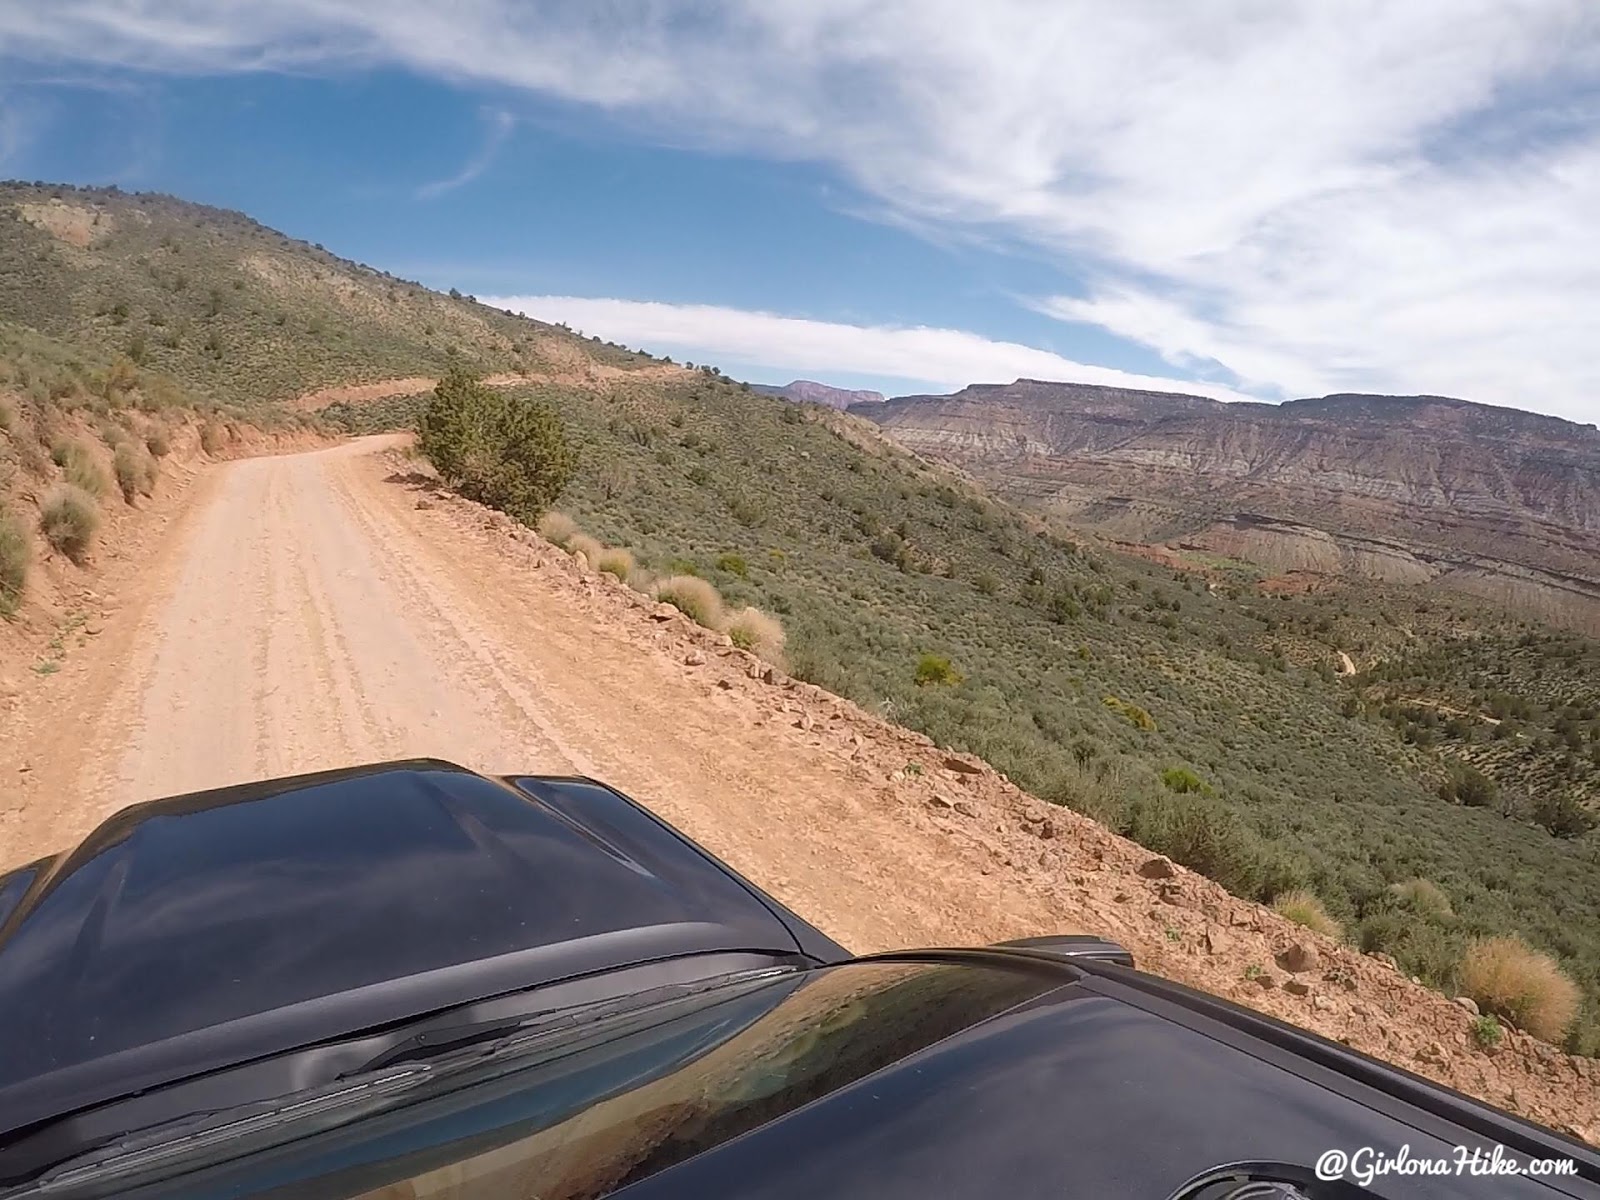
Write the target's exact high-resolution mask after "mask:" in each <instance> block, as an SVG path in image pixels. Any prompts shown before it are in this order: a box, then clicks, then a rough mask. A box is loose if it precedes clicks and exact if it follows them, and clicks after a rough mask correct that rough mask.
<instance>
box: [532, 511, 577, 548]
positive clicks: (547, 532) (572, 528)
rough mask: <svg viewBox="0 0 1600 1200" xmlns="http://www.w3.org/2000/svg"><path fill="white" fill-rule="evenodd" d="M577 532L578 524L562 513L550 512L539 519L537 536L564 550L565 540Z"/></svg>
mask: <svg viewBox="0 0 1600 1200" xmlns="http://www.w3.org/2000/svg"><path fill="white" fill-rule="evenodd" d="M577 532H578V523H577V522H576V521H574V520H573V519H572V518H571V517H569V516H567V514H566V513H564V512H556V511H554V510H551V511H550V512H547V513H545V514H544V515H543V516H542V517H540V518H539V536H540V537H542V538H544V540H545V541H547V542H554V543H555V544H556V545H557V546H560V547H561V548H562V549H565V548H566V545H567V539H568V538H570V537H571V536H572V535H573V534H575V533H577Z"/></svg>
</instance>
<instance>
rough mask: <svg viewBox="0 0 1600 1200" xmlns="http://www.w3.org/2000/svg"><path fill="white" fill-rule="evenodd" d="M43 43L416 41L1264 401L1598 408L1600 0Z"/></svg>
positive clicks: (416, 58) (212, 14) (601, 7)
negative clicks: (808, 167) (1373, 393)
mask: <svg viewBox="0 0 1600 1200" xmlns="http://www.w3.org/2000/svg"><path fill="white" fill-rule="evenodd" d="M0 45H3V46H6V47H8V48H9V51H10V53H12V54H14V55H26V56H30V57H32V58H34V59H37V60H48V61H63V62H83V61H85V60H89V61H94V62H99V63H108V64H118V65H124V66H135V67H143V68H147V69H162V70H177V71H220V70H241V69H243V70H255V69H276V68H284V67H294V68H304V67H306V66H312V65H314V66H321V67H330V68H332V67H347V66H358V65H367V64H392V65H399V66H402V67H405V68H408V69H411V70H415V71H419V72H424V73H429V74H433V75H436V76H441V77H445V78H450V79H457V80H465V81H478V82H481V83H485V84H493V85H497V86H509V87H512V88H523V89H528V90H531V91H534V92H537V93H541V94H544V95H549V96H555V97H559V98H561V99H564V100H567V101H571V102H575V103H580V104H588V105H592V106H597V107H599V108H601V109H603V110H606V111H608V112H610V113H612V114H613V115H614V116H615V117H616V118H617V119H618V120H619V121H624V122H627V123H628V124H629V125H630V126H632V127H634V128H635V129H638V130H641V131H643V132H645V133H659V134H660V135H662V136H664V137H668V138H670V139H671V140H672V141H674V142H675V143H680V144H681V143H698V144H703V145H707V146H712V147H716V148H722V149H732V150H741V151H748V152H753V153H759V154H769V155H774V156H781V157H786V158H799V159H809V160H814V161H818V162H823V163H827V164H830V165H831V166H833V167H834V168H836V169H837V170H838V171H839V172H840V173H841V174H842V175H844V176H845V177H847V178H848V179H849V180H851V181H852V182H853V183H854V184H855V185H856V186H857V187H859V188H860V189H861V191H862V192H863V193H864V194H865V195H866V196H868V197H870V198H871V200H872V201H873V202H875V203H877V204H880V205H882V206H883V207H884V208H885V209H887V210H888V211H889V212H891V213H893V214H895V215H896V216H897V217H898V218H899V219H901V220H903V221H906V222H908V223H913V224H917V225H920V226H921V227H924V228H935V229H946V230H949V229H956V230H961V231H964V232H968V233H976V234H993V235H997V236H1000V237H1003V238H1006V239H1011V240H1021V241H1022V242H1023V243H1024V244H1026V245H1029V246H1031V247H1033V249H1034V251H1035V252H1036V253H1038V254H1041V255H1046V256H1054V257H1058V258H1059V259H1060V260H1061V261H1063V262H1070V263H1071V264H1072V267H1073V274H1074V277H1075V278H1078V279H1083V280H1087V282H1086V284H1084V285H1083V286H1082V287H1080V288H1079V289H1078V290H1077V292H1076V293H1075V294H1072V295H1063V296H1058V297H1047V298H1043V299H1041V301H1040V306H1041V307H1042V308H1044V309H1045V310H1046V311H1049V312H1052V313H1054V314H1055V315H1057V316H1059V317H1061V318H1063V319H1066V320H1072V321H1080V322H1088V323H1092V324H1095V325H1099V326H1102V327H1104V328H1106V329H1109V330H1111V331H1113V332H1114V333H1116V334H1118V335H1120V336H1123V337H1128V338H1133V339H1136V340H1139V341H1141V342H1143V343H1145V344H1147V345H1150V346H1153V347H1156V348H1157V349H1158V350H1160V351H1161V352H1162V353H1163V354H1165V355H1167V356H1168V357H1169V358H1170V359H1171V360H1172V361H1173V362H1174V363H1175V364H1177V365H1179V366H1182V365H1184V364H1187V363H1191V362H1194V361H1206V362H1215V363H1220V364H1221V365H1222V366H1224V367H1225V368H1227V369H1228V370H1230V371H1232V372H1234V373H1236V375H1237V376H1238V377H1239V378H1240V379H1241V380H1242V381H1245V382H1247V383H1248V384H1249V385H1250V386H1253V387H1257V388H1259V389H1261V390H1263V391H1264V392H1266V393H1269V394H1270V393H1273V392H1282V393H1297V392H1304V391H1311V390H1319V389H1322V388H1327V387H1370V388H1385V389H1404V390H1430V391H1452V392H1457V393H1460V394H1465V395H1468V396H1471V397H1473V398H1477V399H1484V400H1491V401H1499V402H1506V403H1520V404H1525V405H1528V406H1531V407H1538V408H1543V409H1546V410H1548V411H1555V412H1561V413H1563V414H1565V415H1569V416H1582V417H1585V418H1586V419H1592V418H1594V417H1595V416H1596V415H1597V410H1600V401H1597V400H1596V397H1600V356H1596V355H1594V354H1593V353H1592V351H1591V350H1590V348H1589V346H1588V342H1589V341H1590V340H1592V338H1591V337H1590V336H1589V332H1590V331H1589V330H1588V328H1587V327H1586V324H1585V321H1584V314H1585V313H1586V312H1588V311H1592V308H1593V304H1594V300H1595V297H1596V295H1600V238H1596V237H1595V236H1594V235H1593V224H1592V218H1590V217H1589V216H1588V214H1591V213H1593V212H1596V211H1600V169H1597V158H1600V119H1597V114H1596V112H1595V100H1596V97H1597V95H1600V6H1596V5H1595V4H1594V3H1593V2H1592V0H1344V2H1342V3H1339V4H1329V3H1326V2H1324V0H1215V2H1214V3H1208V4H1205V5H1186V4H1177V3H1160V2H1157V0H1143V2H1127V0H988V2H986V3H983V4H973V3H971V2H970V0H721V2H715V0H641V2H640V3H638V4H634V5H629V6H616V5H610V4H595V3H591V2H590V0H545V2H542V3H539V4H526V3H521V2H519V0H467V2H465V3H461V4H455V5H448V6H446V5H440V4H438V3H437V0H388V3H385V4H381V5H373V4H369V3H367V2H366V0H279V2H277V3H273V4H269V5H264V4H260V3H257V2H256V0H54V2H53V3H51V4H38V5H6V6H0Z"/></svg>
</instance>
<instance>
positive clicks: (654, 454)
mask: <svg viewBox="0 0 1600 1200" xmlns="http://www.w3.org/2000/svg"><path fill="white" fill-rule="evenodd" d="M528 391H529V393H530V394H531V395H534V396H537V397H539V398H541V399H542V400H544V401H545V402H547V403H549V404H550V405H551V406H552V407H553V408H554V409H555V410H556V411H557V412H559V413H560V414H561V417H562V420H563V422H564V427H565V429H566V431H567V434H568V436H569V437H570V438H571V439H572V441H573V444H574V447H575V450H576V453H577V454H578V456H579V458H580V461H581V463H582V466H581V467H580V468H579V469H578V470H577V471H576V472H575V474H574V476H573V479H572V481H571V483H570V484H569V486H568V488H567V490H566V491H565V493H564V494H563V506H564V508H565V510H566V514H568V515H570V517H571V518H574V519H575V520H576V521H578V522H581V523H582V525H583V527H584V528H585V529H588V530H591V531H592V533H593V536H596V537H598V538H599V539H601V540H602V541H603V542H604V543H606V544H620V545H626V546H627V547H628V548H629V550H630V551H631V552H632V553H633V554H634V555H635V557H636V559H637V561H638V562H640V563H643V564H646V565H647V566H648V567H649V568H651V569H653V570H655V571H656V572H657V573H658V575H659V576H660V579H659V581H658V583H657V585H656V586H657V589H658V594H659V595H660V596H661V597H662V598H663V599H667V600H669V601H670V602H672V603H674V604H678V601H679V600H681V601H682V603H681V604H678V606H679V607H681V608H683V610H684V611H685V612H689V613H691V615H693V614H694V613H696V612H698V613H700V614H701V615H702V616H705V617H706V618H707V620H706V622H703V623H708V624H711V625H712V626H713V627H718V628H724V629H725V628H727V625H726V622H727V621H728V619H729V614H737V613H740V612H742V611H743V610H744V609H745V608H747V607H754V608H756V609H758V610H760V611H762V612H765V613H769V614H771V615H773V616H774V617H775V618H776V619H778V620H780V621H781V622H782V626H783V629H784V633H785V642H784V649H783V652H784V656H785V658H786V660H787V661H788V663H789V664H790V669H791V670H792V671H793V672H794V673H795V674H797V675H799V676H800V677H801V678H804V679H808V680H810V681H812V682H815V683H818V684H821V685H822V686H824V687H827V688H829V689H830V690H833V691H836V692H839V693H841V694H843V695H847V696H849V697H851V698H852V699H855V700H857V701H858V702H860V703H862V704H863V705H864V706H866V707H868V708H871V709H873V710H874V711H879V712H884V713H887V714H890V715H892V716H893V717H894V719H896V720H898V721H901V722H903V723H905V724H908V725H910V726H912V727H913V728H917V729H920V730H922V731H923V732H925V733H927V734H929V735H930V736H931V737H933V738H934V739H935V740H936V741H938V742H940V743H941V744H943V745H946V746H949V747H951V748H953V749H958V750H966V751H971V752H973V753H976V754H979V755H981V756H983V757H984V758H986V759H988V760H989V761H990V762H991V763H993V764H994V765H995V766H996V767H998V768H999V769H1000V770H1003V771H1005V772H1006V773H1007V774H1009V775H1010V776H1011V777H1012V778H1014V779H1017V780H1018V781H1019V782H1021V783H1022V784H1024V786H1026V787H1028V788H1030V790H1033V791H1035V792H1036V793H1038V794H1040V795H1043V796H1045V797H1046V798H1049V799H1053V800H1056V801H1057V802H1059V803H1064V804H1067V805H1070V806H1072V807H1075V808H1079V809H1080V810H1082V811H1085V812H1087V813H1089V814H1090V815H1093V816H1095V817H1096V818H1097V819H1100V820H1102V821H1104V822H1105V823H1106V824H1108V825H1110V826H1111V827H1112V828H1114V829H1116V830H1117V831H1118V832H1121V833H1124V834H1128V835H1130V836H1133V837H1134V838H1136V839H1137V840H1139V841H1141V842H1143V843H1144V844H1145V845H1147V846H1150V847H1151V848H1152V849H1155V850H1158V851H1160V852H1162V853H1165V854H1168V855H1169V856H1170V857H1172V858H1173V859H1174V860H1175V861H1179V862H1183V863H1184V864H1185V865H1188V866H1191V867H1193V868H1194V869H1197V870H1201V871H1203V872H1205V873H1206V874H1208V875H1211V876H1212V877H1213V878H1216V879H1218V880H1219V881H1220V882H1222V883H1224V884H1225V885H1226V886H1228V887H1229V888H1230V889H1232V890H1234V891H1235V892H1237V893H1238V894H1240V895H1244V896H1247V897H1250V898H1253V899H1259V900H1264V901H1267V902H1272V901H1274V900H1277V899H1279V898H1280V897H1283V896H1285V895H1286V894H1292V893H1294V892H1296V891H1297V890H1304V891H1307V892H1309V893H1311V894H1312V895H1314V896H1315V897H1317V898H1318V905H1319V910H1318V911H1319V912H1320V914H1321V915H1320V916H1315V917H1313V918H1312V919H1313V920H1315V921H1317V922H1318V924H1317V925H1316V926H1314V927H1320V928H1322V929H1325V930H1330V931H1337V930H1339V929H1340V928H1342V929H1343V930H1344V931H1345V936H1346V937H1347V938H1348V940H1349V941H1351V942H1352V943H1353V944H1356V945H1358V946H1360V947H1362V948H1364V949H1367V950H1369V951H1370V952H1373V953H1384V954H1388V955H1390V956H1392V957H1393V958H1395V959H1396V960H1397V961H1398V963H1399V965H1400V968H1401V970H1403V971H1405V972H1406V973H1408V974H1412V975H1416V976H1418V977H1420V978H1422V979H1424V980H1425V981H1427V982H1429V983H1431V984H1433V985H1434V986H1437V987H1440V988H1441V989H1443V990H1447V991H1448V990H1450V989H1452V988H1453V987H1454V986H1455V984H1456V979H1457V972H1458V968H1459V965H1460V963H1461V960H1462V956H1463V954H1464V953H1465V951H1466V948H1467V946H1468V945H1469V943H1470V942H1471V941H1472V940H1473V939H1474V938H1478V937H1488V936H1496V935H1499V934H1501V933H1504V932H1505V931H1507V930H1510V929H1521V930H1522V931H1523V932H1524V934H1525V935H1526V936H1528V937H1530V938H1531V939H1533V943H1534V944H1535V945H1537V946H1538V947H1539V948H1540V949H1541V950H1542V951H1543V952H1546V953H1549V954H1551V955H1552V956H1553V958H1554V959H1555V960H1556V961H1558V962H1559V963H1560V965H1561V969H1562V971H1564V972H1565V973H1566V974H1567V975H1569V976H1570V977H1571V978H1573V979H1574V980H1575V981H1576V982H1577V983H1578V984H1579V987H1580V992H1581V993H1582V995H1583V996H1584V997H1585V999H1584V1000H1583V1002H1582V1005H1581V1006H1580V1013H1579V1015H1578V1017H1577V1018H1576V1019H1575V1020H1574V1022H1573V1023H1572V1026H1571V1029H1570V1032H1569V1034H1568V1039H1567V1040H1568V1044H1569V1045H1570V1046H1572V1047H1573V1048H1575V1049H1587V1050H1591V1051H1592V1050H1593V1049H1595V1048H1597V1047H1600V1030H1597V1027H1596V1024H1595V1015H1594V1014H1595V1010H1594V1007H1593V1006H1594V996H1595V993H1596V990H1597V985H1600V977H1597V969H1600V928H1597V926H1596V924H1595V923H1594V922H1593V921H1589V920H1585V919H1580V920H1577V921H1573V920H1566V919H1563V917H1562V915H1561V911H1562V906H1558V905H1553V904H1552V903H1551V902H1550V900H1549V898H1548V897H1549V896H1550V895H1552V894H1554V891H1553V889H1554V890H1560V891H1561V892H1563V893H1568V892H1569V890H1570V894H1571V895H1573V896H1575V897H1576V896H1582V897H1585V898H1586V899H1584V900H1581V901H1575V902H1574V906H1575V907H1579V906H1581V905H1583V904H1587V905H1591V906H1592V905H1595V904H1600V881H1597V878H1596V873H1595V871H1594V865H1595V863H1596V860H1597V848H1596V846H1595V845H1594V844H1593V842H1592V841H1591V840H1590V839H1589V838H1588V837H1587V836H1580V837H1577V838H1567V839H1561V838H1556V837H1553V836H1551V834H1550V833H1549V831H1548V830H1546V829H1544V828H1541V827H1539V826H1538V825H1535V824H1533V823H1531V822H1520V821H1514V820H1513V821H1508V820H1507V819H1506V818H1505V816H1503V815H1502V814H1501V812H1500V811H1499V810H1498V809H1496V808H1495V807H1494V806H1484V807H1474V806H1470V805H1467V804H1465V803H1462V802H1459V801H1457V800H1455V799H1448V800H1447V799H1445V798H1444V796H1443V795H1442V792H1441V787H1442V782H1443V781H1444V780H1445V779H1446V778H1447V776H1448V756H1447V755H1444V754H1441V752H1440V751H1441V747H1436V746H1421V745H1417V744H1415V743H1413V742H1409V741H1407V740H1406V739H1405V738H1403V737H1398V736H1396V731H1395V729H1394V726H1393V725H1392V723H1390V722H1389V721H1388V720H1386V719H1385V718H1384V717H1383V716H1382V715H1381V713H1380V712H1379V711H1378V708H1379V705H1377V704H1376V703H1373V702H1371V701H1369V700H1368V699H1367V697H1366V693H1365V691H1364V689H1367V688H1370V687H1371V686H1372V682H1371V680H1370V677H1368V676H1358V677H1355V678H1344V679H1341V678H1339V676H1338V675H1337V672H1336V670H1335V669H1334V666H1333V665H1332V664H1333V662H1334V661H1335V660H1334V656H1333V653H1332V650H1331V648H1330V643H1333V642H1336V641H1338V640H1340V639H1347V640H1348V644H1351V645H1355V644H1356V643H1358V642H1364V643H1366V645H1367V649H1366V651H1365V652H1364V653H1365V654H1367V655H1368V656H1369V660H1370V657H1372V656H1377V655H1379V654H1382V653H1387V652H1388V647H1389V646H1391V645H1393V646H1396V647H1398V646H1401V645H1411V646H1416V645H1417V635H1416V632H1415V631H1413V633H1412V634H1411V635H1410V636H1409V637H1407V638H1400V637H1398V636H1396V637H1394V638H1393V639H1392V640H1391V641H1386V640H1385V639H1386V638H1387V637H1388V636H1389V635H1388V633H1387V631H1388V630H1391V629H1393V628H1395V627H1396V626H1395V624H1394V618H1393V614H1392V612H1391V613H1386V612H1385V611H1381V610H1380V609H1379V608H1378V607H1377V605H1376V604H1374V605H1373V606H1372V607H1371V608H1370V609H1367V608H1363V607H1362V606H1361V605H1360V604H1356V605H1352V603H1351V600H1350V598H1349V597H1344V598H1332V599H1330V598H1328V597H1322V596H1316V597H1297V596H1273V595H1263V594H1261V593H1260V592H1259V591H1257V590H1255V589H1254V586H1253V584H1252V583H1251V582H1250V581H1249V580H1247V579H1245V578H1243V577H1240V578H1238V579H1237V580H1236V581H1235V582H1234V583H1233V584H1230V585H1229V586H1225V587H1216V588H1207V587H1206V586H1204V580H1203V578H1197V577H1195V576H1194V575H1192V574H1186V573H1183V572H1174V571H1172V570H1171V569H1168V568H1163V567H1161V566H1158V565H1155V564H1151V563H1147V562H1143V561H1139V560H1131V559H1123V558H1119V557H1117V556H1115V555H1110V554H1107V553H1105V552H1103V551H1098V550H1095V549H1093V548H1092V547H1086V546H1083V545H1081V544H1080V543H1078V542H1077V541H1076V540H1074V539H1072V538H1070V537H1068V536H1065V535H1063V534H1060V533H1057V532H1055V531H1052V530H1051V529H1049V528H1048V527H1047V526H1045V525H1044V524H1042V523H1041V522H1039V521H1038V520H1036V519H1035V518H1032V517H1029V516H1027V515H1025V514H1022V513H1018V512H1016V511H1015V510H1012V509H1009V508H1008V507H1006V506H1004V505H1002V504H999V503H997V502H995V501H994V500H992V499H991V498H989V497H987V496H985V495H982V494H981V493H978V492H975V491H974V490H972V489H971V488H970V487H969V486H967V485H965V484H963V483H961V482H960V481H958V480H955V479H953V478H951V477H950V476H948V475H946V474H944V473H943V472H941V471H939V470H937V469H936V468H933V467H930V466H929V465H927V464H925V463H923V462H920V461H918V460H916V459H914V458H912V457H911V456H909V455H907V454H905V453H904V452H903V451H900V450H898V449H897V448H895V447H893V446H890V445H887V444H885V443H884V442H883V441H882V439H881V438H878V437H876V436H875V432H874V431H872V430H870V429H865V428H863V427H861V425H860V423H858V422H854V421H853V420H852V419H851V418H849V417H844V416H840V415H839V414H835V413H828V412H822V411H818V410H809V409H795V408H793V407H792V406H786V405H784V404H782V403H781V402H775V401H770V400H766V399H763V398H760V397H757V396H752V395H750V394H748V393H746V392H744V391H743V390H741V389H740V388H739V387H738V386H737V385H736V384H733V383H730V382H727V381H722V380H704V381H701V382H697V383H689V384H681V385H670V386H668V385H655V386H651V387H645V386H641V385H626V384H624V385H619V386H617V387H614V388H612V389H611V390H609V391H607V392H604V393H601V394H599V395H598V396H597V395H596V394H594V393H592V392H585V393H581V394H580V393H575V392H566V391H563V390H562V389H559V388H554V387H548V386H538V387H531V388H529V389H528ZM557 532H558V533H560V532H561V531H560V530H558V531H557ZM690 581H693V582H690ZM705 585H710V587H709V588H708V587H706V586H705ZM713 589H714V595H715V596H716V600H715V601H714V602H713V601H712V600H711V599H710V596H711V595H712V594H713ZM1067 600H1070V601H1071V602H1072V603H1070V604H1068V603H1066V601H1067ZM1401 601H1403V596H1398V597H1397V596H1395V595H1391V594H1388V593H1386V594H1385V595H1384V596H1383V598H1382V602H1383V604H1384V605H1390V604H1394V603H1399V602H1401ZM1341 605H1342V606H1343V607H1344V608H1345V609H1346V610H1348V611H1346V612H1343V613H1341V612H1339V611H1338V606H1341ZM1442 607H1443V606H1440V609H1441V611H1439V612H1436V613H1434V614H1432V618H1433V620H1434V621H1435V622H1436V623H1437V624H1435V625H1431V626H1429V627H1428V628H1427V629H1426V630H1425V634H1426V636H1446V632H1445V629H1444V626H1443V625H1442V622H1443V621H1444V617H1445V614H1444V613H1443V612H1442ZM1463 611H1465V610H1463ZM719 613H720V615H718V614H719ZM1469 618H1470V613H1469V614H1468V616H1467V617H1462V618H1461V620H1467V619H1469ZM697 619H698V618H697ZM730 636H731V634H730ZM1380 661H1381V660H1380ZM1419 881H1421V882H1419ZM1391 889H1392V890H1391ZM1430 889H1434V890H1430ZM1441 895H1442V896H1444V897H1446V899H1445V901H1444V902H1443V903H1442V904H1441V903H1439V901H1438V896H1441ZM1590 911H1594V910H1593V909H1591V910H1590ZM1302 915H1304V914H1302ZM1323 918H1325V920H1324V919H1323ZM1307 923H1308V924H1310V923H1311V922H1310V921H1308V922H1307ZM1332 935H1334V936H1337V933H1334V934H1332Z"/></svg>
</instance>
